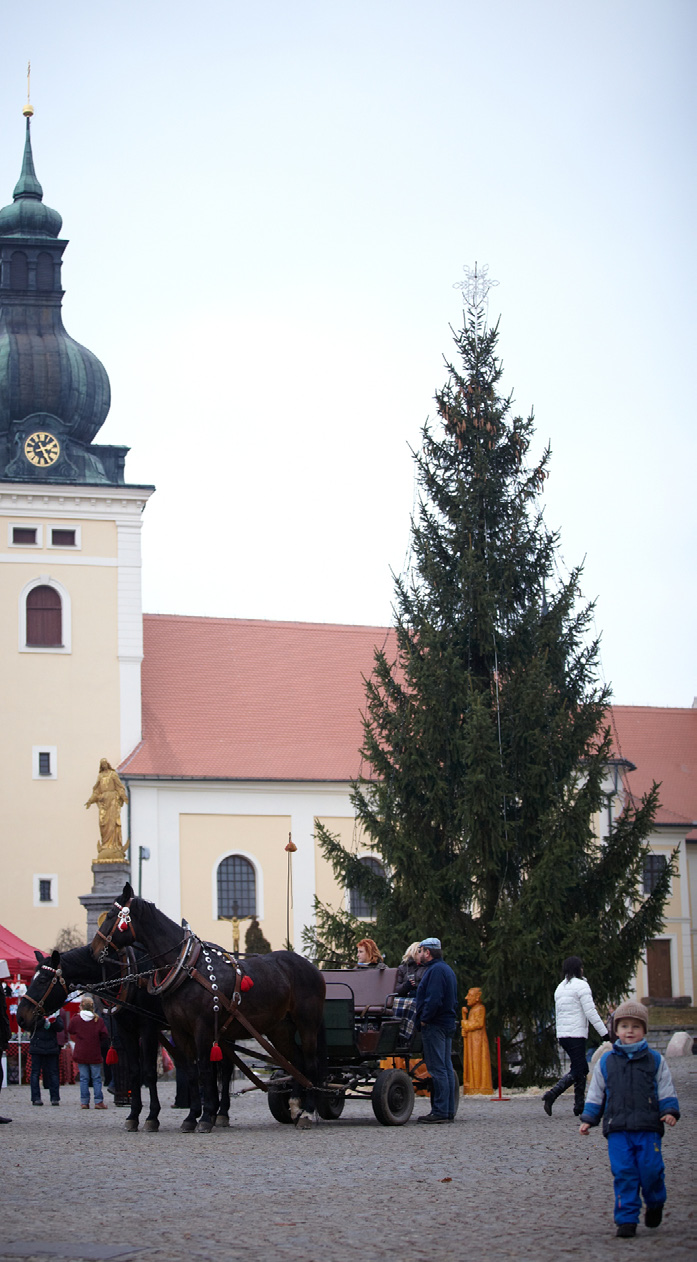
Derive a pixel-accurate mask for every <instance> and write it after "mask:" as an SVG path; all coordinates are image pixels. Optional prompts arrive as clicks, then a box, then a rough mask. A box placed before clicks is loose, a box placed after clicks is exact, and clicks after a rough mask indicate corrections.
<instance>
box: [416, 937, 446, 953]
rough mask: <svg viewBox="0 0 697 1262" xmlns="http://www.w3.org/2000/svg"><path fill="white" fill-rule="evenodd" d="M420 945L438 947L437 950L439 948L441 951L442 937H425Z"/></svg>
mask: <svg viewBox="0 0 697 1262" xmlns="http://www.w3.org/2000/svg"><path fill="white" fill-rule="evenodd" d="M419 946H422V947H436V948H437V950H439V951H440V949H441V945H440V938H424V940H423V942H420V943H419Z"/></svg>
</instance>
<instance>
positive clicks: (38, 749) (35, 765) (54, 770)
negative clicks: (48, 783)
mask: <svg viewBox="0 0 697 1262" xmlns="http://www.w3.org/2000/svg"><path fill="white" fill-rule="evenodd" d="M39 754H48V755H49V756H50V759H51V770H50V772H49V774H48V775H47V776H45V775H42V773H41V772H40V771H39ZM31 778H32V780H57V779H58V749H57V747H56V746H55V745H32V747H31Z"/></svg>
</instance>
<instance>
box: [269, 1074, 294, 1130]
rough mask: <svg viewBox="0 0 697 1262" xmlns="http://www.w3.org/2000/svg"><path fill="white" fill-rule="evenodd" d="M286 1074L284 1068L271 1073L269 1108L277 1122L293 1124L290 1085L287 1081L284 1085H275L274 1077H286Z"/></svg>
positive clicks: (287, 1124)
mask: <svg viewBox="0 0 697 1262" xmlns="http://www.w3.org/2000/svg"><path fill="white" fill-rule="evenodd" d="M285 1076H286V1075H285V1074H284V1073H283V1070H281V1069H279V1070H277V1071H276V1073H275V1074H272V1075H271V1082H270V1083H269V1092H268V1095H267V1097H266V1100H267V1103H268V1106H269V1109H270V1111H271V1114H272V1116H273V1117H275V1119H276V1121H277V1122H283V1123H284V1124H285V1125H286V1126H292V1124H293V1119H292V1117H291V1115H290V1087H289V1086H288V1084H287V1083H285V1084H283V1085H282V1086H276V1087H274V1082H273V1080H274V1078H284V1077H285Z"/></svg>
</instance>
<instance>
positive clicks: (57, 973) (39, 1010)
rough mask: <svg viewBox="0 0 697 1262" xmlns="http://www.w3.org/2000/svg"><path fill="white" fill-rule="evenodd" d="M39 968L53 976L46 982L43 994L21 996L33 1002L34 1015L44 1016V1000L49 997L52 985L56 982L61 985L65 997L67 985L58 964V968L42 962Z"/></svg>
mask: <svg viewBox="0 0 697 1262" xmlns="http://www.w3.org/2000/svg"><path fill="white" fill-rule="evenodd" d="M41 968H42V969H46V972H47V973H53V977H52V978H51V980H50V982H49V984H48V989H47V990H46V991H44V994H43V995H42V996H41V998H40V999H32V997H31V995H23V996H22V998H23V999H26V1000H27V1001H28V1002H29V1003H33V1004H34V1006H35V1008H36V1017H45V1016H46V1011H45V1009H44V1004H45V1002H46V1000H47V999H48V997H49V995H50V993H51V991H52V990H53V987H54V986H55V985H57V984H59V985H61V986H62V987H63V990H64V991H65V995H66V998H67V997H68V986H67V982H66V980H65V978H64V976H63V973H62V970H61V967H60V965H59V966H58V968H51V965H50V964H42V965H41Z"/></svg>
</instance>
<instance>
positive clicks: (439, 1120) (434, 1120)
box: [416, 1113, 450, 1126]
mask: <svg viewBox="0 0 697 1262" xmlns="http://www.w3.org/2000/svg"><path fill="white" fill-rule="evenodd" d="M416 1120H417V1122H429V1123H430V1124H431V1125H432V1126H442V1125H443V1123H444V1122H448V1121H449V1120H450V1119H449V1118H447V1117H434V1116H433V1114H432V1113H427V1114H426V1116H425V1117H417V1119H416Z"/></svg>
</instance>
